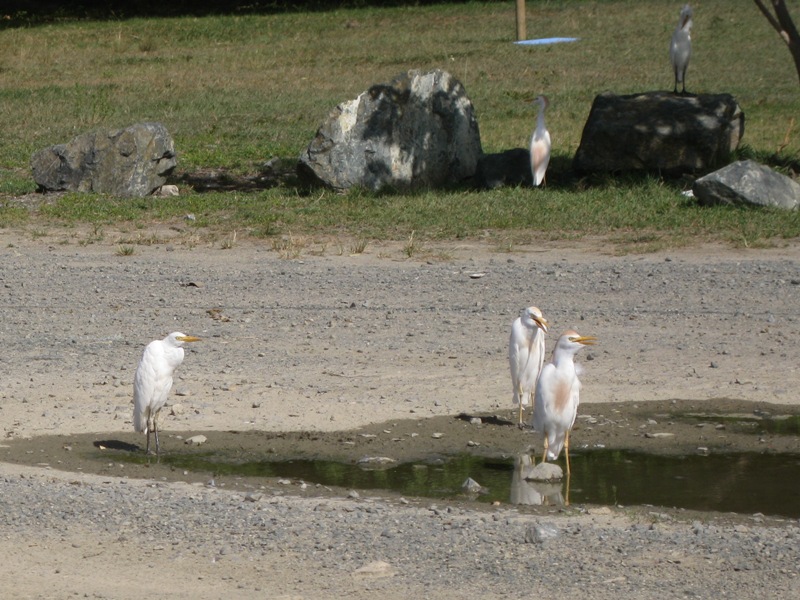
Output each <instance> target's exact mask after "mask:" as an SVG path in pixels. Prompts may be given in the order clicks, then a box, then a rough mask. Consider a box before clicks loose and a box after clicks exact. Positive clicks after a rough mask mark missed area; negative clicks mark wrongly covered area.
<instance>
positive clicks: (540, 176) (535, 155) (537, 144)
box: [530, 96, 551, 187]
mask: <svg viewBox="0 0 800 600" xmlns="http://www.w3.org/2000/svg"><path fill="white" fill-rule="evenodd" d="M533 102H534V104H538V105H539V114H537V115H536V129H534V130H533V135H532V136H531V149H530V150H531V175H532V176H533V185H534V186H537V187H538V186H539V185H541V184H542V183H545V173H547V165H548V164H550V146H551V144H550V132H549V131H547V125H545V123H544V111H545V110H547V107H548V106H550V101H549V100H548V99H547V96H539V97H538V98H536V100H534V101H533Z"/></svg>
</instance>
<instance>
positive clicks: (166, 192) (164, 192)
mask: <svg viewBox="0 0 800 600" xmlns="http://www.w3.org/2000/svg"><path fill="white" fill-rule="evenodd" d="M155 195H156V196H161V197H162V198H168V197H170V196H180V190H179V189H178V186H177V185H162V186H161V187H160V188H158V189H157V190H156V191H155Z"/></svg>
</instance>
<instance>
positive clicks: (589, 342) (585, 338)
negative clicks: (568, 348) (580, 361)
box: [572, 335, 597, 346]
mask: <svg viewBox="0 0 800 600" xmlns="http://www.w3.org/2000/svg"><path fill="white" fill-rule="evenodd" d="M572 341H573V342H578V343H579V344H583V345H584V346H594V343H595V342H596V341H597V338H596V337H594V336H593V335H579V336H577V337H574V338H572Z"/></svg>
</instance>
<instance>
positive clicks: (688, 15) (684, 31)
mask: <svg viewBox="0 0 800 600" xmlns="http://www.w3.org/2000/svg"><path fill="white" fill-rule="evenodd" d="M691 29H692V7H691V6H689V5H688V4H686V5H685V6H684V7H683V8H682V9H681V15H680V17H678V26H677V27H676V28H675V32H674V33H673V34H672V40H671V41H670V43H669V60H670V62H671V63H672V71H673V72H674V73H675V88H674V89H673V93H675V94H677V93H678V84H679V83H680V84H681V88H682V89H681V94H685V93H686V67H688V66H689V58H690V57H691V56H692V34H691Z"/></svg>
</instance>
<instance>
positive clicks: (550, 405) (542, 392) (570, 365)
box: [533, 330, 597, 475]
mask: <svg viewBox="0 0 800 600" xmlns="http://www.w3.org/2000/svg"><path fill="white" fill-rule="evenodd" d="M596 339H597V338H595V337H594V336H581V335H578V334H577V333H576V332H575V331H572V330H570V331H565V332H564V333H563V334H561V337H560V338H558V342H556V347H555V349H554V350H553V359H552V361H551V362H549V363H547V364H546V365H545V366H544V367H543V368H542V373H541V374H540V375H539V382H538V383H537V384H536V395H535V397H534V408H533V428H534V429H535V430H536V431H538V432H539V433H541V434H542V435H543V436H544V454H543V455H542V460H543V461H545V460H551V461H552V460H556V459H557V458H558V455H559V454H561V449H562V448H564V455H565V456H566V458H567V475H569V473H570V468H569V432H570V431H571V430H572V426H573V425H574V424H575V417H576V416H577V415H578V404H579V403H580V391H581V382H580V380H579V379H578V373H579V371H578V369H577V368H576V366H575V361H574V358H575V354H577V352H578V351H579V350H580V349H581V348H583V347H584V346H591V345H592V344H594V342H595V340H596Z"/></svg>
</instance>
